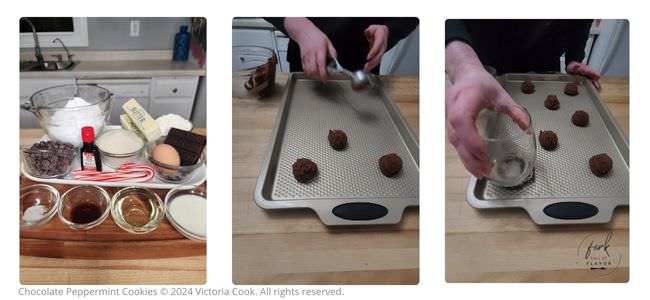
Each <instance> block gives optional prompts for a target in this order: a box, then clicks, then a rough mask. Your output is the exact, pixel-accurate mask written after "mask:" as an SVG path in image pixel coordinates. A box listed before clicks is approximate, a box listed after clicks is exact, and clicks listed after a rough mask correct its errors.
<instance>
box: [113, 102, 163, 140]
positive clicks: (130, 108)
mask: <svg viewBox="0 0 650 300" xmlns="http://www.w3.org/2000/svg"><path fill="white" fill-rule="evenodd" d="M122 109H124V112H125V113H126V114H127V115H128V116H129V118H130V119H131V122H133V125H135V127H136V128H138V130H139V131H140V133H141V134H142V135H143V136H144V137H145V138H146V139H147V140H148V141H150V142H153V141H155V140H156V139H158V138H159V137H160V135H161V133H160V127H158V123H156V120H154V119H153V118H152V117H151V115H150V114H149V113H148V112H147V111H146V110H144V108H143V107H142V106H141V105H140V103H138V101H136V100H135V99H131V100H129V101H127V102H126V103H124V104H123V105H122Z"/></svg>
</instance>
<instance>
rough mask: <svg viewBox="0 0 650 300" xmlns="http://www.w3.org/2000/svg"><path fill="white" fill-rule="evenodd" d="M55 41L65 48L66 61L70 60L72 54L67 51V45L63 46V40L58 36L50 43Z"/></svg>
mask: <svg viewBox="0 0 650 300" xmlns="http://www.w3.org/2000/svg"><path fill="white" fill-rule="evenodd" d="M57 41H59V43H61V46H63V49H65V53H66V54H67V55H68V61H70V62H72V56H73V54H70V51H68V47H66V46H65V44H64V43H63V41H62V40H61V39H60V38H55V39H54V40H53V41H52V43H53V44H56V42H57Z"/></svg>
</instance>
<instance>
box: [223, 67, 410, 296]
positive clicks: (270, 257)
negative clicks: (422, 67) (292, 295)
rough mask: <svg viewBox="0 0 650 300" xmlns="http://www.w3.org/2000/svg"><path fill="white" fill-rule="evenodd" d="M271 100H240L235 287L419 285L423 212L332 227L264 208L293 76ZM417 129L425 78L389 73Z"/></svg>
mask: <svg viewBox="0 0 650 300" xmlns="http://www.w3.org/2000/svg"><path fill="white" fill-rule="evenodd" d="M276 76H277V77H276V91H275V93H274V95H273V96H272V97H271V98H270V99H265V100H256V99H254V98H252V97H250V98H233V102H232V103H233V104H232V105H233V106H232V107H233V109H232V111H233V137H232V138H233V148H232V151H233V152H232V157H233V168H232V169H233V175H232V180H233V187H232V189H233V195H232V196H233V198H232V205H233V212H232V213H233V224H232V230H233V232H232V247H233V249H232V257H233V264H232V268H233V274H232V276H233V277H232V278H233V282H234V283H236V284H417V283H418V281H419V209H418V208H408V209H406V210H405V212H404V217H403V219H402V222H401V223H399V224H397V225H389V226H388V225H387V226H359V227H353V226H347V227H327V226H325V225H323V224H322V223H321V221H320V220H319V218H318V217H317V216H316V214H315V213H314V212H313V211H311V210H308V209H304V210H302V209H301V210H276V211H269V210H264V209H261V208H259V207H257V205H256V204H255V201H254V199H253V193H254V190H255V182H256V179H257V176H258V175H259V172H260V166H261V164H262V160H263V159H264V156H265V154H266V151H267V149H268V143H269V142H270V140H271V132H272V130H273V126H274V124H275V120H276V116H277V112H278V108H279V106H280V103H281V102H282V93H283V89H284V86H285V84H286V81H287V78H288V74H287V73H278V74H277V75H276ZM381 78H382V81H383V82H384V83H385V88H386V91H387V92H388V94H389V95H390V97H391V98H392V99H393V100H394V101H395V102H396V103H397V105H398V107H399V108H400V110H401V112H402V114H403V115H404V116H405V118H406V120H407V122H408V124H409V126H410V127H411V129H412V130H413V132H414V134H415V135H416V136H418V132H419V80H418V78H417V77H392V76H382V77H381Z"/></svg>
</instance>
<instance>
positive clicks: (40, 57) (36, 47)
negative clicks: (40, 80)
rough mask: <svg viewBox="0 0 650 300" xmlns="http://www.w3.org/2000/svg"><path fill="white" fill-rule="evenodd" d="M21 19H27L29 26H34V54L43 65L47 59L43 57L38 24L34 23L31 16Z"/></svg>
mask: <svg viewBox="0 0 650 300" xmlns="http://www.w3.org/2000/svg"><path fill="white" fill-rule="evenodd" d="M20 19H21V20H25V22H27V24H29V26H31V27H32V33H33V35H34V55H35V56H36V61H38V64H39V65H43V64H44V63H45V60H44V59H43V54H42V53H41V45H40V44H39V43H38V35H37V34H36V26H34V23H32V21H31V20H30V19H29V18H20Z"/></svg>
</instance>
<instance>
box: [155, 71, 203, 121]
mask: <svg viewBox="0 0 650 300" xmlns="http://www.w3.org/2000/svg"><path fill="white" fill-rule="evenodd" d="M152 82H153V84H152V85H153V86H152V90H153V97H152V98H151V102H150V104H149V113H150V114H151V116H153V117H154V118H157V117H159V116H161V115H164V114H168V113H175V114H177V115H180V116H181V117H183V118H185V119H188V120H189V119H190V117H191V116H192V107H193V105H194V98H195V97H196V88H197V85H198V83H199V77H155V78H153V81H152Z"/></svg>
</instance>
